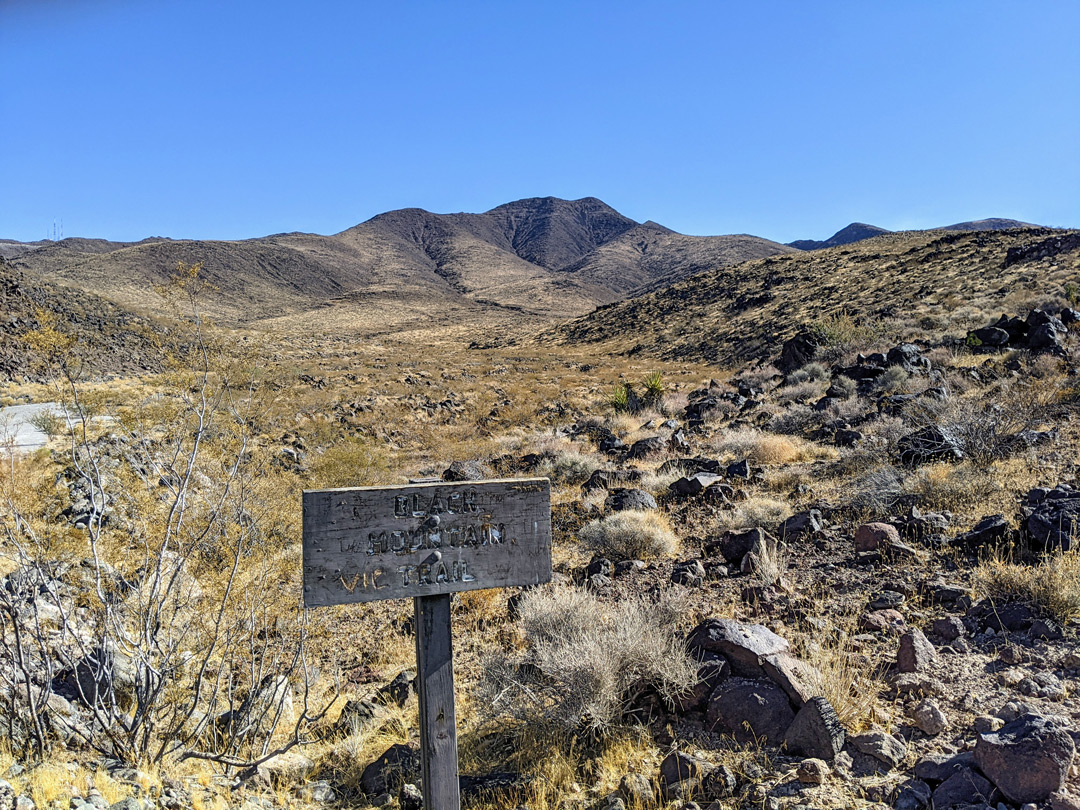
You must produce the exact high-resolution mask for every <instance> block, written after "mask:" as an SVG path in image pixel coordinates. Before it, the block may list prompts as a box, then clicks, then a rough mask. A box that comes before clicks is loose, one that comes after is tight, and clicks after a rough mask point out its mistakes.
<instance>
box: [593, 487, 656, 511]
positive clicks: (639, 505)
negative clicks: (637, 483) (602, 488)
mask: <svg viewBox="0 0 1080 810" xmlns="http://www.w3.org/2000/svg"><path fill="white" fill-rule="evenodd" d="M655 508H656V498H654V497H653V496H652V495H651V494H649V493H648V492H646V491H645V490H643V489H632V488H626V489H612V490H609V491H608V496H607V498H605V499H604V510H605V511H607V512H625V511H627V510H630V509H655Z"/></svg>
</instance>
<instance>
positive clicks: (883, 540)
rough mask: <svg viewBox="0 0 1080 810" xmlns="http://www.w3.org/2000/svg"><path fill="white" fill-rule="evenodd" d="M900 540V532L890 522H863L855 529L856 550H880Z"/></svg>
mask: <svg viewBox="0 0 1080 810" xmlns="http://www.w3.org/2000/svg"><path fill="white" fill-rule="evenodd" d="M899 542H900V533H899V532H898V531H897V530H896V527H894V526H890V525H889V524H888V523H863V524H862V525H861V526H859V528H858V529H856V530H855V550H856V551H878V550H879V549H883V548H888V547H889V546H891V545H894V544H896V543H899Z"/></svg>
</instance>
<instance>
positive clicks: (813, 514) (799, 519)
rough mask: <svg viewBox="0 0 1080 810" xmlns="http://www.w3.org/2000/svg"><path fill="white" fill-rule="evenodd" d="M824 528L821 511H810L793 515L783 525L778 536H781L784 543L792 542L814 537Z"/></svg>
mask: <svg viewBox="0 0 1080 810" xmlns="http://www.w3.org/2000/svg"><path fill="white" fill-rule="evenodd" d="M822 526H823V523H822V519H821V511H820V510H818V509H808V510H806V511H805V512H799V513H798V514H795V515H792V516H791V517H789V518H788V519H787V520H785V521H784V522H783V523H781V524H780V528H779V529H777V534H779V535H780V539H781V540H782V541H785V542H792V541H795V540H799V539H801V538H804V537H813V536H814V535H816V534H818V533H819V532H820V531H821V529H822Z"/></svg>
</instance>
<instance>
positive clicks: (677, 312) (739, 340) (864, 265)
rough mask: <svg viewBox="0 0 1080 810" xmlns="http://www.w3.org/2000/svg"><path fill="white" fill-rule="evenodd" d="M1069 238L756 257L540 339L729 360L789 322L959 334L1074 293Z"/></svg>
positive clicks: (789, 328) (946, 238)
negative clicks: (842, 321)
mask: <svg viewBox="0 0 1080 810" xmlns="http://www.w3.org/2000/svg"><path fill="white" fill-rule="evenodd" d="M1075 234H1076V232H1071V231H1052V230H1049V229H1042V228H1018V229H1013V230H1007V231H969V232H952V233H944V232H942V231H911V232H903V233H895V234H886V235H882V236H878V237H875V238H873V239H868V240H864V241H861V242H857V243H854V244H850V245H844V246H840V247H835V248H830V249H826V250H820V251H813V252H804V253H794V254H788V255H782V256H773V257H768V258H764V259H756V260H753V261H748V262H743V263H741V264H737V265H732V266H729V267H721V268H717V269H714V270H709V271H707V272H704V273H701V274H699V275H697V276H694V277H693V278H689V279H686V280H684V281H681V282H678V283H676V284H673V285H671V286H669V287H666V288H663V289H659V290H656V291H654V292H650V293H649V294H647V295H642V296H639V297H636V298H632V299H630V300H627V301H623V302H621V303H618V304H614V305H611V306H607V307H601V308H599V309H598V310H597V311H596V312H593V313H591V314H590V315H587V316H585V317H583V318H579V319H577V320H575V321H572V322H570V323H568V324H566V325H564V326H562V327H559V328H558V329H557V330H555V331H553V332H551V333H548V335H547V337H550V338H554V339H556V340H559V341H562V342H564V343H568V344H596V350H597V351H616V352H624V353H627V354H641V355H645V356H652V357H661V358H666V359H673V358H685V359H694V360H699V361H705V362H714V363H717V364H719V365H729V364H731V363H734V362H743V361H746V360H749V359H754V358H764V357H767V356H769V355H770V354H771V353H774V352H776V351H778V350H779V347H780V344H781V343H782V342H783V341H784V340H785V339H786V338H788V337H790V336H791V335H792V334H794V332H795V331H796V329H797V322H811V321H815V320H821V319H824V318H827V317H830V316H831V317H836V316H839V315H840V314H841V313H847V314H848V315H849V316H850V317H851V319H852V320H853V321H855V322H857V323H858V325H859V326H860V328H861V329H864V330H867V331H870V332H872V331H873V330H874V329H875V327H876V325H877V324H880V323H881V322H882V321H883V320H884V319H886V318H889V319H891V322H892V326H891V327H890V328H891V329H893V330H894V331H895V330H899V331H903V330H904V329H906V328H911V329H916V328H919V327H920V325H923V324H929V325H933V326H939V327H943V328H944V327H955V329H956V330H957V331H959V332H960V333H963V332H965V331H967V330H968V329H970V328H975V327H981V326H985V325H986V324H987V323H988V322H989V319H992V318H994V317H996V316H997V315H999V314H1000V312H1001V311H1004V310H1006V309H1010V308H1011V309H1016V308H1025V307H1026V308H1030V306H1031V305H1032V303H1033V301H1034V303H1038V299H1040V298H1041V297H1045V296H1051V295H1057V296H1059V297H1062V300H1064V296H1066V295H1073V296H1075V285H1076V283H1077V282H1078V281H1080V245H1078V244H1077V240H1076V238H1075ZM1010 256H1011V257H1012V258H1010ZM1069 285H1072V286H1069ZM1069 291H1071V292H1069ZM901 337H902V335H901Z"/></svg>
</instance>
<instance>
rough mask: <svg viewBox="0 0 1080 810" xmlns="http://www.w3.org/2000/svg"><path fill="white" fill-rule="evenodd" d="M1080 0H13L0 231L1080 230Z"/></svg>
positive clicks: (0, 89)
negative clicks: (548, 204)
mask: <svg viewBox="0 0 1080 810" xmlns="http://www.w3.org/2000/svg"><path fill="white" fill-rule="evenodd" d="M1077 31H1080V2H1075V0H1061V2H1024V3H1019V2H982V1H981V0H980V1H979V2H963V1H961V0H956V1H955V2H941V0H934V1H933V2H870V1H869V0H860V2H826V1H825V0H822V2H809V0H793V2H769V1H767V0H765V1H759V0H753V1H751V0H742V2H717V1H715V0H714V1H713V2H696V3H695V2H665V3H646V2H588V1H587V0H581V1H579V2H563V1H562V0H559V1H555V0H552V1H551V2H530V3H525V2H511V1H510V0H503V2H489V3H482V2H472V1H471V0H456V1H454V2H450V1H449V0H447V1H445V2H386V0H383V1H382V2H344V1H343V2H320V0H308V1H307V2H299V0H292V2H287V3H286V2H277V1H276V0H259V2H249V1H248V0H214V2H209V0H141V1H140V2H135V1H134V0H129V1H126V2H125V1H124V0H32V1H31V0H0V115H2V117H0V237H6V238H14V239H22V240H33V239H40V238H42V237H44V236H45V235H46V234H47V233H49V232H51V229H52V224H53V222H54V221H56V222H58V223H59V222H60V221H61V220H62V221H63V228H64V234H65V235H67V236H99V237H106V238H110V239H118V240H133V239H139V238H142V237H146V236H151V235H164V236H172V237H177V238H180V237H190V238H246V237H253V236H261V235H265V234H269V233H275V232H280V231H291V230H302V231H314V232H317V233H334V232H337V231H340V230H343V229H345V228H347V227H350V226H352V225H354V224H356V223H357V222H360V221H362V220H364V219H367V218H369V217H371V216H373V215H375V214H377V213H380V212H382V211H386V210H390V209H393V208H402V207H409V206H417V207H422V208H427V209H429V210H432V211H437V212H452V211H483V210H486V209H488V208H491V207H494V206H496V205H498V204H500V203H503V202H507V201H510V200H514V199H519V198H522V197H535V196H546V195H554V196H559V197H567V198H577V197H583V196H596V197H599V198H601V199H603V200H604V201H606V202H607V203H609V204H610V205H612V206H614V207H615V208H617V209H618V210H620V211H622V212H623V213H624V214H626V215H627V216H630V217H633V218H634V219H637V220H645V219H654V220H656V221H658V222H660V223H662V224H664V225H667V226H668V227H671V228H674V229H675V230H678V231H682V232H684V233H693V234H717V233H753V234H757V235H760V236H766V237H769V238H772V239H777V240H780V241H789V240H792V239H798V238H819V239H821V238H825V237H827V236H829V235H830V234H832V233H833V232H834V231H836V230H838V229H839V228H840V227H842V226H844V225H846V224H847V223H849V222H851V221H853V220H858V221H863V222H869V223H873V224H876V225H880V226H882V227H886V228H891V229H900V228H918V227H930V226H934V225H944V224H949V223H951V222H956V221H960V220H966V219H979V218H983V217H990V216H1001V217H1011V218H1015V219H1022V220H1027V221H1032V222H1038V223H1042V224H1048V225H1060V226H1080V44H1078V40H1077Z"/></svg>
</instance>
